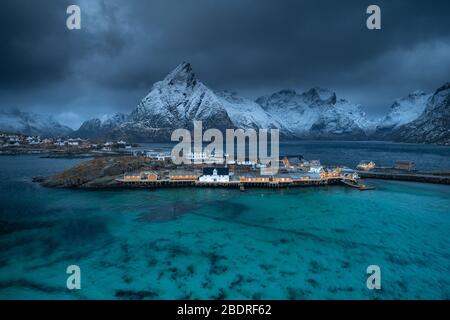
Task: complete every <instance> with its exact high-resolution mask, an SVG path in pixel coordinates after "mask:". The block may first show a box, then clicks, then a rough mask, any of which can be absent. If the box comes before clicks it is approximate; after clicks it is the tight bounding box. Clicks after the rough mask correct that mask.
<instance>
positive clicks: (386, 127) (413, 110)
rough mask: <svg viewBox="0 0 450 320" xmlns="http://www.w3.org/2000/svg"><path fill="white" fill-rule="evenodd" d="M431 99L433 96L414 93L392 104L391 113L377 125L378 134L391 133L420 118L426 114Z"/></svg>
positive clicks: (418, 92) (419, 92) (420, 92)
mask: <svg viewBox="0 0 450 320" xmlns="http://www.w3.org/2000/svg"><path fill="white" fill-rule="evenodd" d="M430 97H431V94H427V93H425V92H422V91H414V92H413V93H411V94H409V95H408V96H407V97H405V98H402V99H397V100H396V101H395V102H394V103H393V104H392V106H391V110H390V111H389V113H388V114H387V115H386V116H385V117H384V118H382V119H381V121H380V123H379V124H378V125H377V128H376V130H377V133H379V134H383V133H386V132H388V133H389V132H390V131H391V130H393V129H396V128H398V127H400V126H402V125H404V124H407V123H410V122H412V121H414V120H416V119H417V118H419V116H420V115H421V114H422V113H423V112H424V110H425V107H426V105H427V103H428V101H429V99H430Z"/></svg>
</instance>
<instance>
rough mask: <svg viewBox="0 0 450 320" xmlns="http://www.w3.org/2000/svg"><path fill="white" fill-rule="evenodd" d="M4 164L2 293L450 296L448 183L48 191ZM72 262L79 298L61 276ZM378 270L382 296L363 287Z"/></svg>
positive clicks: (30, 169) (8, 160) (16, 164)
mask: <svg viewBox="0 0 450 320" xmlns="http://www.w3.org/2000/svg"><path fill="white" fill-rule="evenodd" d="M78 161H81V160H62V159H58V160H55V159H40V158H39V157H37V156H18V157H8V156H3V157H0V168H2V169H1V170H0V179H1V183H0V188H1V193H0V201H1V207H0V210H1V211H0V298H1V299H14V298H19V299H28V298H31V299H109V298H113V299H116V298H117V299H203V298H208V299H209V298H223V299H251V298H255V299H449V298H450V250H449V248H450V240H449V236H448V235H449V230H450V210H449V209H450V186H441V185H432V184H418V183H406V182H390V181H370V183H371V184H373V185H375V186H376V188H377V189H376V190H374V191H365V192H360V191H357V190H354V189H349V188H345V187H340V186H333V187H331V186H330V187H323V188H303V189H290V190H275V191H273V190H256V189H255V190H247V191H246V192H239V191H238V190H226V189H171V190H153V191H150V190H128V191H125V190H124V191H80V190H56V189H45V188H42V187H40V186H39V185H37V184H34V183H32V182H31V177H32V176H36V175H43V174H49V173H51V172H55V171H59V170H62V169H63V168H67V167H70V166H72V165H73V164H75V163H77V162H78ZM71 264H76V265H79V266H80V268H81V286H82V288H81V290H79V291H76V292H73V291H69V290H67V289H66V279H67V275H66V273H65V270H66V268H67V266H69V265H71ZM373 264H376V265H379V266H380V268H381V285H382V290H378V291H371V290H368V289H367V287H366V277H367V276H366V268H367V266H369V265H373Z"/></svg>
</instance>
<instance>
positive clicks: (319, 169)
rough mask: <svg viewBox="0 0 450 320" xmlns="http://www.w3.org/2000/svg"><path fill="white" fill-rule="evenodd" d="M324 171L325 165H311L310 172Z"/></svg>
mask: <svg viewBox="0 0 450 320" xmlns="http://www.w3.org/2000/svg"><path fill="white" fill-rule="evenodd" d="M322 171H323V167H322V166H311V167H309V172H310V173H321V172H322Z"/></svg>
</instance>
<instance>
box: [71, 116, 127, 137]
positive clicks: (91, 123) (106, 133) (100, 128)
mask: <svg viewBox="0 0 450 320" xmlns="http://www.w3.org/2000/svg"><path fill="white" fill-rule="evenodd" d="M127 119H128V115H126V114H123V113H115V114H113V115H111V116H108V117H106V118H105V119H104V120H101V119H98V118H95V119H91V120H87V121H85V122H83V124H82V125H81V126H80V128H79V129H78V130H76V131H74V132H72V133H71V136H72V137H75V138H83V139H87V138H99V139H108V138H120V137H121V135H122V133H121V132H120V130H119V128H120V125H121V124H122V123H124V122H126V121H127Z"/></svg>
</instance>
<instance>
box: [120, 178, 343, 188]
mask: <svg viewBox="0 0 450 320" xmlns="http://www.w3.org/2000/svg"><path fill="white" fill-rule="evenodd" d="M116 181H117V182H118V183H119V185H120V186H121V187H124V188H176V187H200V188H239V189H240V190H246V189H248V188H265V189H282V188H291V187H294V188H295V187H311V186H327V185H338V184H342V179H341V178H327V179H310V180H294V181H291V182H273V181H268V182H241V181H229V182H200V181H198V180H197V181H196V180H169V179H162V180H153V181H151V180H148V181H146V180H140V181H127V180H124V179H116Z"/></svg>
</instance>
